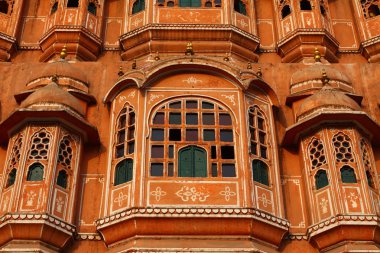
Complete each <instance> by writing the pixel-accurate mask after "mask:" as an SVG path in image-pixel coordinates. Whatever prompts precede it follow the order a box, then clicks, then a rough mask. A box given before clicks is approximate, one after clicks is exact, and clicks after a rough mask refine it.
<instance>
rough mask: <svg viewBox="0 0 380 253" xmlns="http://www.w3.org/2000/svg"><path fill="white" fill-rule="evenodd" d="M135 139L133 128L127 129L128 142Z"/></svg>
mask: <svg viewBox="0 0 380 253" xmlns="http://www.w3.org/2000/svg"><path fill="white" fill-rule="evenodd" d="M134 138H135V127H134V126H133V127H129V128H128V140H131V139H134Z"/></svg>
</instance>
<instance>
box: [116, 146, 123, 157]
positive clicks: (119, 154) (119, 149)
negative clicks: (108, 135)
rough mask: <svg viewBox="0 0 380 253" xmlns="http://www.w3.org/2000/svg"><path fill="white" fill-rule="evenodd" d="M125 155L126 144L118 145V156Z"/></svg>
mask: <svg viewBox="0 0 380 253" xmlns="http://www.w3.org/2000/svg"><path fill="white" fill-rule="evenodd" d="M123 156H124V144H122V145H119V146H116V158H119V157H123Z"/></svg>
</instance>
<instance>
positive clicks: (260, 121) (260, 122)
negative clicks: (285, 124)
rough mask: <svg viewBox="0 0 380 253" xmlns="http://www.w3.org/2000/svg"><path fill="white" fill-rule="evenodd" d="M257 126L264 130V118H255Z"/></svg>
mask: <svg viewBox="0 0 380 253" xmlns="http://www.w3.org/2000/svg"><path fill="white" fill-rule="evenodd" d="M257 127H258V128H259V129H261V130H264V119H262V118H257Z"/></svg>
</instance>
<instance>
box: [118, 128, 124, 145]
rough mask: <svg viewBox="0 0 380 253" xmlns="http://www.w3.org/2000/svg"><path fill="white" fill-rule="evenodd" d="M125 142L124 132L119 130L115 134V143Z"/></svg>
mask: <svg viewBox="0 0 380 253" xmlns="http://www.w3.org/2000/svg"><path fill="white" fill-rule="evenodd" d="M124 140H125V130H120V131H119V132H118V133H117V143H122V142H124Z"/></svg>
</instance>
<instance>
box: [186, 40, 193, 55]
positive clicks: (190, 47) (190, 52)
mask: <svg viewBox="0 0 380 253" xmlns="http://www.w3.org/2000/svg"><path fill="white" fill-rule="evenodd" d="M193 54H194V50H193V43H191V42H188V43H187V45H186V52H185V55H193Z"/></svg>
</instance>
